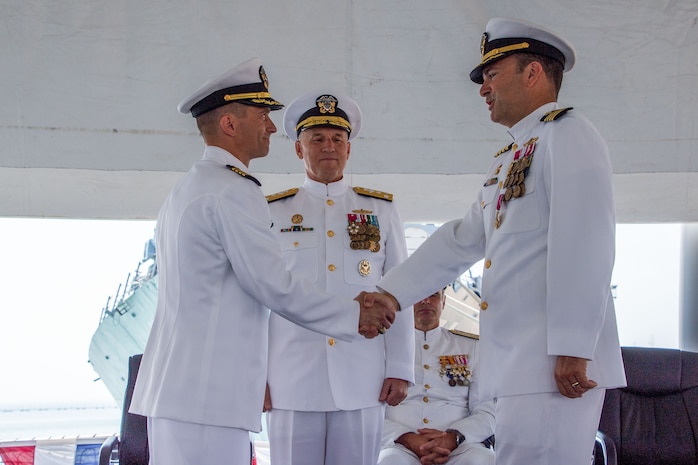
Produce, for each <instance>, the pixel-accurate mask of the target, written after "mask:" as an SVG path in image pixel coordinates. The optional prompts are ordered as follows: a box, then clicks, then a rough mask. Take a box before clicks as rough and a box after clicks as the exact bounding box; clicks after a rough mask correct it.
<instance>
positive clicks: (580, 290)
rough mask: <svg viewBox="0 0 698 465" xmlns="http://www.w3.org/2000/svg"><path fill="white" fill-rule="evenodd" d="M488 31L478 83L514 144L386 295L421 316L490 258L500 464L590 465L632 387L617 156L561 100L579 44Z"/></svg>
mask: <svg viewBox="0 0 698 465" xmlns="http://www.w3.org/2000/svg"><path fill="white" fill-rule="evenodd" d="M485 31H486V32H485V34H484V36H483V39H482V42H481V48H480V50H481V59H480V63H479V64H478V65H477V66H476V67H475V69H473V71H472V72H471V74H470V78H471V80H472V81H474V82H475V83H478V84H480V96H482V97H483V99H484V100H485V103H486V105H487V106H488V108H489V111H490V118H491V119H492V121H494V122H496V123H499V124H502V125H503V126H505V127H507V128H508V132H509V135H510V136H511V138H512V139H513V140H512V141H511V143H510V144H509V145H507V146H506V148H505V149H503V150H501V151H499V153H498V154H497V156H496V157H495V158H494V160H493V162H492V165H491V167H490V169H489V171H488V173H487V175H486V177H485V178H484V180H483V186H482V188H481V189H480V191H479V193H478V198H477V201H476V202H474V203H473V204H472V205H471V206H470V208H469V209H468V210H467V212H466V214H465V217H464V218H463V219H460V220H454V221H451V222H448V223H446V224H444V225H443V226H442V227H440V228H439V229H438V230H437V231H436V232H435V233H434V234H432V235H431V236H430V237H429V238H428V239H427V240H426V241H425V242H424V243H423V244H422V245H421V246H420V247H419V249H417V251H416V252H415V253H414V254H412V256H411V257H410V258H409V259H408V260H407V261H406V262H405V263H404V264H403V265H401V266H400V267H398V268H395V269H393V270H391V272H389V273H388V275H387V276H386V277H385V278H383V280H382V281H381V283H379V287H381V288H383V289H384V290H385V291H386V292H388V293H390V294H392V295H393V296H394V297H395V298H397V300H398V301H399V302H400V304H402V305H411V304H413V303H414V302H415V301H417V300H418V299H421V298H422V296H423V295H425V294H428V293H430V292H433V291H434V289H437V288H439V287H440V286H443V285H444V284H445V283H448V282H451V281H452V280H453V279H454V278H455V277H456V276H458V275H459V274H460V273H462V272H464V271H465V270H467V269H468V268H469V267H470V266H471V265H472V264H473V263H475V262H477V261H478V260H480V259H482V258H484V259H485V262H484V265H485V266H484V271H483V275H482V302H481V306H480V308H481V310H482V312H481V315H480V336H481V339H480V364H481V367H482V369H481V377H480V381H481V386H482V390H483V396H484V398H493V399H496V404H495V405H496V407H495V417H496V419H497V421H496V426H495V437H496V447H495V449H496V453H497V464H498V465H521V464H536V465H559V464H565V465H588V464H589V461H590V460H591V454H592V451H593V448H594V441H595V436H596V429H597V428H598V424H599V418H600V416H601V408H602V405H603V401H604V394H605V389H606V388H615V387H620V386H624V385H625V372H624V370H623V361H622V358H621V352H620V345H619V342H618V330H617V326H616V316H615V311H614V307H613V297H612V296H611V274H612V270H613V261H614V248H615V210H614V208H615V205H614V199H613V170H612V166H611V160H610V156H609V153H608V147H607V146H606V143H605V142H604V140H603V139H602V138H601V136H600V135H599V132H598V131H597V130H596V128H594V126H593V125H592V124H591V123H590V122H589V121H588V120H587V119H586V118H584V117H583V116H582V115H580V114H579V112H578V111H576V110H572V109H571V108H564V107H561V106H559V105H558V103H557V98H558V92H559V90H560V86H561V85H562V76H563V72H565V71H569V70H570V69H572V67H573V65H574V63H575V53H574V49H573V48H572V46H571V45H570V44H569V42H567V41H566V40H565V39H563V38H562V37H560V36H559V35H558V34H556V33H553V32H551V31H549V30H547V29H545V28H542V27H540V26H537V25H535V24H531V23H528V22H525V21H519V20H512V19H507V18H494V19H492V20H490V21H489V22H488V24H487V27H486V28H485ZM425 269H427V270H429V273H424V271H423V270H425ZM416 276H419V279H415V277H416Z"/></svg>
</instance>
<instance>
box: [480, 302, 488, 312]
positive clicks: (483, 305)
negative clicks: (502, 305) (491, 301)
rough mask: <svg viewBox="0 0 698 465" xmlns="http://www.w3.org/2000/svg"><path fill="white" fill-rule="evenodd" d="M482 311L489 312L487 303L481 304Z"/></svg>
mask: <svg viewBox="0 0 698 465" xmlns="http://www.w3.org/2000/svg"><path fill="white" fill-rule="evenodd" d="M480 310H487V302H481V303H480Z"/></svg>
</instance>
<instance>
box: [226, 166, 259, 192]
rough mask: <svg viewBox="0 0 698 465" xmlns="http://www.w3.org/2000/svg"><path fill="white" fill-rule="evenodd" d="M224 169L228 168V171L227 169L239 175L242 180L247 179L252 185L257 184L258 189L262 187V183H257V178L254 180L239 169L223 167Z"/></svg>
mask: <svg viewBox="0 0 698 465" xmlns="http://www.w3.org/2000/svg"><path fill="white" fill-rule="evenodd" d="M225 167H226V168H228V169H229V170H230V171H232V172H233V173H236V174H239V175H240V176H242V177H243V178H245V179H249V180H250V181H252V182H253V183H255V184H257V185H258V186H259V187H262V183H261V182H259V180H258V179H257V178H255V177H254V176H252V175H251V174H248V173H245V172H244V171H242V170H241V169H240V168H238V167H237V166H233V165H225Z"/></svg>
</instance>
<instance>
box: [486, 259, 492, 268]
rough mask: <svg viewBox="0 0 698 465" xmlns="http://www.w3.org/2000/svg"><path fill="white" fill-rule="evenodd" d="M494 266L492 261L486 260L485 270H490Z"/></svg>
mask: <svg viewBox="0 0 698 465" xmlns="http://www.w3.org/2000/svg"><path fill="white" fill-rule="evenodd" d="M491 266H492V260H489V259H488V260H485V268H489V267H491Z"/></svg>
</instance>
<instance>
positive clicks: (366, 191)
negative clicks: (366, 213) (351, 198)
mask: <svg viewBox="0 0 698 465" xmlns="http://www.w3.org/2000/svg"><path fill="white" fill-rule="evenodd" d="M354 192H356V193H357V194H359V195H366V196H368V197H375V198H377V199H383V200H387V201H388V202H392V201H393V194H388V193H387V192H381V191H376V190H373V189H367V188H365V187H355V188H354Z"/></svg>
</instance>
